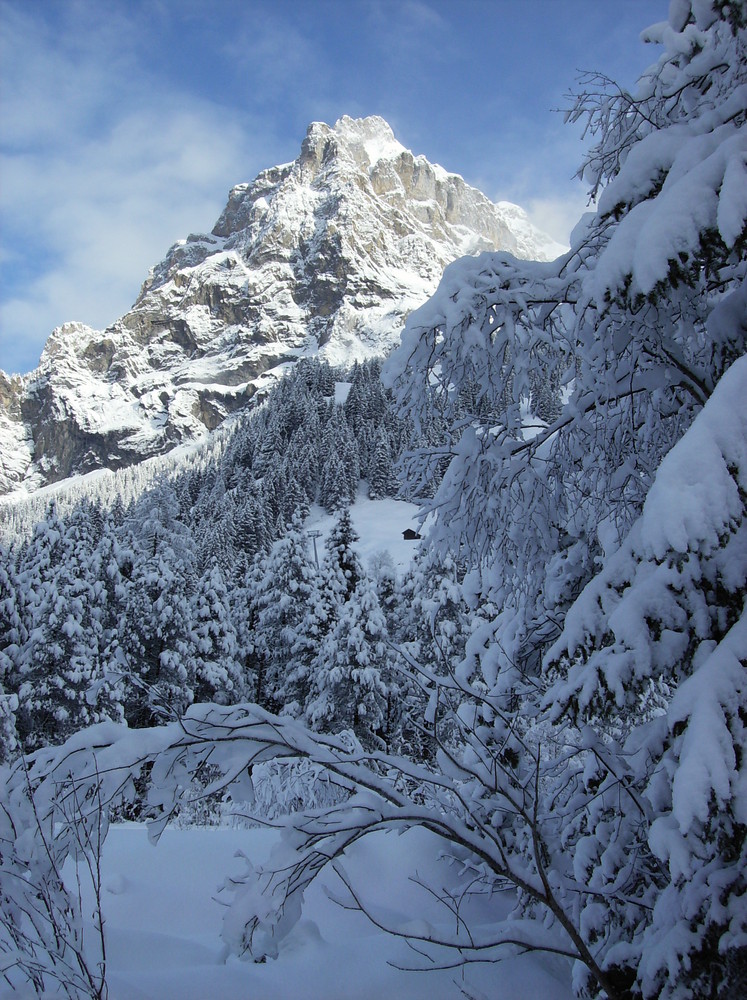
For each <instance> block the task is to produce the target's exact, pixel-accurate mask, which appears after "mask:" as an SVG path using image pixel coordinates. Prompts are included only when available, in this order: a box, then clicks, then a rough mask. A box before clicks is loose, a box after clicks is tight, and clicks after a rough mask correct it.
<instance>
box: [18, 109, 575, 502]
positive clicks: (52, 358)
mask: <svg viewBox="0 0 747 1000" xmlns="http://www.w3.org/2000/svg"><path fill="white" fill-rule="evenodd" d="M492 249H505V250H508V251H510V252H511V253H513V254H515V255H516V256H518V257H532V258H538V259H550V258H552V257H554V256H556V255H557V253H559V252H560V251H561V250H562V247H559V246H557V245H556V244H554V243H553V242H552V241H551V240H550V239H549V238H547V237H544V236H543V235H542V234H541V233H538V232H537V231H536V230H535V229H533V227H532V226H531V225H530V224H529V222H528V220H527V218H526V216H525V215H524V213H523V212H522V211H521V209H518V208H517V207H516V206H514V205H508V204H505V203H502V204H499V205H494V204H493V203H491V202H490V201H489V200H488V199H487V198H486V197H485V196H484V195H483V194H481V193H480V192H479V191H477V190H476V189H474V188H471V187H469V186H468V185H467V184H465V182H464V181H463V180H462V178H461V177H458V176H457V175H455V174H448V173H447V172H446V171H445V170H443V169H442V168H441V167H438V166H434V165H432V164H430V163H429V162H428V161H427V160H426V159H425V158H424V157H422V156H413V155H412V153H410V152H409V151H408V150H406V149H405V148H404V147H403V146H401V145H400V144H399V143H398V142H397V140H396V139H395V138H394V135H393V134H392V131H391V129H390V128H389V126H388V125H387V124H386V122H384V121H383V120H382V119H380V118H367V119H361V120H352V119H350V118H342V119H340V121H338V122H337V124H336V125H335V126H334V127H333V128H331V127H330V126H328V125H324V124H322V123H314V124H312V125H311V126H310V127H309V130H308V132H307V135H306V138H305V139H304V142H303V145H302V147H301V153H300V155H299V157H298V159H297V160H295V161H294V162H293V163H289V164H286V165H284V166H279V167H273V168H271V169H269V170H265V171H263V172H262V173H261V174H260V175H259V176H258V177H257V178H256V179H255V180H254V181H252V182H251V183H249V184H240V185H238V186H237V187H235V188H234V189H233V190H232V191H231V193H230V195H229V199H228V204H227V205H226V208H225V210H224V211H223V214H222V215H221V217H220V218H219V219H218V222H217V223H216V225H215V227H214V229H213V231H212V233H210V234H203V235H198V236H194V235H192V236H189V237H188V238H187V239H186V240H183V241H181V242H179V243H177V244H175V245H174V246H173V247H172V248H171V250H170V251H169V253H168V254H167V256H166V258H165V259H164V260H163V261H162V262H161V263H160V264H157V265H156V266H155V267H154V268H153V269H152V270H151V273H150V275H149V276H148V278H147V280H146V281H145V283H144V285H143V287H142V289H141V292H140V295H139V296H138V298H137V301H136V302H135V304H134V306H133V307H132V309H131V310H130V312H128V313H127V314H126V315H125V316H123V317H122V318H121V319H120V320H118V321H117V322H116V323H114V324H113V325H112V326H111V327H109V328H108V329H107V330H106V331H104V332H103V333H101V332H98V331H95V330H91V329H90V328H88V327H85V326H83V325H81V324H78V323H68V324H65V325H64V326H62V327H59V328H58V329H56V330H55V331H54V333H53V334H52V336H51V337H50V338H49V341H48V342H47V345H46V347H45V349H44V352H43V354H42V358H41V363H40V365H39V367H38V368H37V369H36V371H34V372H32V373H31V374H30V375H28V376H24V377H22V378H14V379H9V378H7V377H5V376H3V375H0V455H1V456H2V463H1V465H0V492H3V493H4V492H8V491H10V490H12V489H14V488H16V487H17V486H19V485H23V486H25V487H26V488H29V489H33V488H35V487H37V486H39V485H42V484H43V483H46V482H53V481H55V480H59V479H62V478H65V477H67V476H69V475H71V474H72V473H76V472H87V471H91V470H92V469H95V468H100V467H102V466H108V467H117V466H120V465H123V464H129V463H131V462H134V461H138V460H140V459H141V458H144V457H147V456H149V455H153V454H157V453H160V452H164V451H167V450H168V449H169V448H171V447H173V446H174V445H175V444H177V443H179V442H180V441H183V440H188V439H191V438H195V437H198V436H200V435H203V434H205V433H206V432H208V431H209V430H211V429H213V428H214V427H216V426H218V424H220V423H221V421H222V420H223V419H225V417H226V415H227V414H229V413H230V412H231V411H233V410H235V409H237V408H238V407H241V406H243V405H245V404H246V403H247V402H248V401H249V400H250V399H251V397H252V395H253V394H254V392H255V391H256V388H257V386H258V384H259V383H260V382H261V376H263V374H264V373H266V372H269V371H271V370H272V369H274V368H276V367H277V366H278V365H280V364H282V363H284V362H288V361H293V360H295V359H296V358H298V357H300V356H303V355H305V354H309V353H316V352H320V353H322V354H323V355H325V356H327V357H328V358H329V359H330V360H331V361H333V362H335V363H340V362H344V361H348V360H352V359H353V358H356V357H359V358H360V357H365V356H370V355H372V354H381V353H383V352H384V351H386V350H387V349H388V348H389V347H390V346H391V345H392V344H393V343H394V342H396V340H397V339H398V337H399V333H400V330H401V328H402V325H403V323H404V319H405V317H406V316H407V314H408V312H410V311H411V310H412V309H413V308H415V307H417V306H418V305H420V304H421V303H422V302H423V301H424V300H425V299H426V298H427V297H428V296H429V295H430V294H431V293H432V292H433V291H434V290H435V287H436V285H437V283H438V280H439V278H440V276H441V273H442V271H443V268H444V267H445V265H446V264H448V263H449V262H451V261H452V260H454V259H456V258H457V257H459V256H463V255H464V254H473V253H477V252H479V251H480V250H492Z"/></svg>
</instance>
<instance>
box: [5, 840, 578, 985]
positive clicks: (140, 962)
mask: <svg viewBox="0 0 747 1000" xmlns="http://www.w3.org/2000/svg"><path fill="white" fill-rule="evenodd" d="M276 837H278V834H277V832H276V831H274V830H261V829H232V828H191V829H179V828H167V829H166V831H165V832H164V834H163V836H162V838H161V840H160V842H159V844H158V845H157V846H155V847H154V846H152V845H151V844H150V843H149V841H148V837H147V833H146V830H145V828H144V826H141V825H139V824H123V825H116V826H113V827H112V828H111V830H110V833H109V836H108V838H107V841H106V843H105V846H104V858H103V886H104V891H103V911H104V916H105V919H106V943H107V959H108V961H107V979H108V983H109V990H110V998H111V1000H213V998H220V1000H234V998H235V1000H247V998H251V1000H364V998H365V1000H380V998H382V997H385V998H387V1000H421V998H422V1000H426V998H427V1000H442V998H443V1000H447V998H458V997H461V996H463V995H464V994H463V993H462V991H461V988H462V986H464V987H465V988H466V990H467V994H466V995H467V996H472V997H475V998H479V1000H487V998H490V1000H570V998H571V989H570V976H569V972H568V967H567V965H566V964H565V963H564V962H563V961H562V960H558V959H555V958H550V957H543V956H539V955H524V956H522V957H514V958H507V959H505V960H504V961H502V962H501V963H499V964H494V965H487V966H477V967H473V968H470V969H469V970H467V972H466V974H465V978H464V980H462V978H461V973H460V972H455V971H434V972H428V973H413V972H407V971H401V970H399V969H396V968H394V967H393V965H392V964H389V963H394V964H400V965H406V966H412V965H413V964H416V965H417V964H420V963H422V959H421V957H420V956H418V955H417V954H415V953H414V952H413V951H411V950H410V949H409V948H408V947H407V946H406V944H405V943H404V942H403V941H402V940H400V939H397V938H393V937H391V936H388V935H385V934H384V933H383V932H382V931H380V930H378V929H377V928H376V927H375V926H374V925H373V924H372V923H371V922H370V921H369V920H368V919H367V918H366V917H365V916H363V915H362V914H361V913H358V912H351V911H349V910H345V909H343V908H342V907H341V906H340V905H338V904H337V903H335V902H333V900H332V899H331V898H330V895H332V896H336V897H341V896H343V895H344V887H343V886H342V883H341V882H340V880H339V879H338V878H337V876H336V875H335V874H334V872H332V871H331V870H328V871H326V872H325V873H323V875H322V876H321V877H320V881H319V882H318V883H317V884H316V885H314V886H312V888H311V889H310V891H309V892H308V893H307V897H306V901H305V907H304V913H303V915H302V918H301V920H300V922H299V923H298V924H297V925H296V927H295V928H294V929H293V930H292V931H291V933H290V934H289V935H288V937H287V938H286V939H285V940H284V941H283V942H282V943H281V946H280V954H279V957H278V958H277V959H275V960H269V961H267V962H265V963H262V964H255V963H253V962H242V961H239V960H238V959H237V958H235V957H233V956H231V957H228V958H226V956H225V955H224V953H223V948H222V942H221V940H220V931H221V923H222V914H223V908H222V906H221V904H220V902H219V901H218V900H217V899H216V890H217V889H218V887H219V886H220V885H221V883H222V882H223V880H224V879H225V877H226V876H227V875H229V874H234V875H238V874H240V872H241V871H242V867H241V861H240V859H237V858H236V857H235V855H236V852H237V851H242V852H244V853H245V854H246V855H247V856H248V857H249V858H250V859H251V861H252V863H254V864H257V863H261V861H262V859H263V858H264V857H266V856H267V854H268V853H269V851H270V849H271V847H272V844H273V842H274V841H275V838H276ZM438 853H439V842H438V841H437V840H436V838H434V837H433V836H432V835H430V834H427V833H426V832H425V831H422V830H413V831H410V832H408V833H406V834H404V835H402V836H398V835H396V834H394V833H388V834H383V833H382V834H376V835H373V836H371V837H369V838H368V839H367V840H366V841H364V842H362V843H359V844H358V845H356V847H355V849H354V851H353V853H352V855H351V856H350V857H348V856H347V855H346V857H345V859H344V862H343V865H344V870H345V872H346V875H347V876H348V877H349V878H350V879H351V880H353V882H354V883H357V884H358V885H362V886H364V896H365V900H366V902H367V905H369V906H371V907H373V909H374V914H375V915H376V916H377V917H383V919H384V920H386V922H387V923H389V924H393V925H395V926H398V927H401V928H402V929H410V930H415V931H417V930H418V929H422V928H423V927H425V926H426V924H425V921H428V922H429V923H430V924H431V925H432V926H433V927H435V929H436V930H444V931H445V930H446V929H447V928H448V929H451V928H452V927H453V917H451V919H449V917H450V914H448V912H447V911H446V909H445V908H444V907H443V906H440V905H439V904H436V903H435V902H434V901H433V900H432V899H429V898H428V897H427V896H426V894H425V893H424V892H423V890H422V889H419V888H418V887H417V886H416V885H415V884H414V883H413V882H412V881H411V880H408V876H413V875H414V874H415V873H416V872H417V874H418V875H419V876H420V877H421V878H425V879H427V878H429V876H430V875H431V874H432V873H433V872H434V870H435V868H436V866H439V867H440V866H443V865H445V864H446V862H445V861H443V860H439V858H438ZM457 879H458V873H457V872H455V873H454V884H455V885H456V881H457ZM328 894H329V895H328ZM509 903H510V900H509V899H502V898H501V896H500V895H498V896H494V897H493V899H492V900H491V901H490V902H489V903H488V902H487V901H485V900H477V901H475V900H472V901H470V902H468V903H467V904H466V912H468V913H470V914H471V918H472V920H473V921H474V927H475V928H476V929H478V931H479V930H480V929H486V925H487V924H489V923H492V921H493V920H495V918H496V916H500V915H502V914H503V913H505V912H506V907H507V906H508V905H509ZM415 921H417V923H415ZM94 940H95V939H94V938H93V937H92V938H91V943H93V942H94ZM19 995H20V996H22V995H23V992H22V991H21V992H20V993H19V992H15V993H10V992H8V991H7V990H5V991H2V990H0V997H2V998H3V1000H5V998H9V997H11V996H13V997H18V996H19Z"/></svg>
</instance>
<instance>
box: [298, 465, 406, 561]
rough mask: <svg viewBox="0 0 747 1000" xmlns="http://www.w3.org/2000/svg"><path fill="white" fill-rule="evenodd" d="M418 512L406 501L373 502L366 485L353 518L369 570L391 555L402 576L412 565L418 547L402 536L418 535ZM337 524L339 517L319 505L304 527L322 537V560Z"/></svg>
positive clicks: (319, 549) (358, 544) (352, 511)
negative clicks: (405, 534)
mask: <svg viewBox="0 0 747 1000" xmlns="http://www.w3.org/2000/svg"><path fill="white" fill-rule="evenodd" d="M417 511H418V508H417V507H416V506H415V504H414V503H407V502H406V501H404V500H392V499H391V498H388V497H387V498H384V499H383V500H369V499H368V488H367V486H366V485H365V484H363V485H362V487H361V489H360V490H359V491H358V496H357V498H356V501H355V503H354V504H353V506H352V507H351V508H350V518H351V520H352V522H353V527H354V528H355V530H356V532H357V533H358V536H359V539H358V541H357V542H356V543H355V548H356V550H357V551H358V553H359V554H360V557H361V559H362V560H363V564H364V565H365V566H366V567H368V568H370V567H371V563H372V561H373V562H374V563H375V562H376V561H377V560H378V559H380V558H382V553H387V552H388V553H389V555H390V556H391V560H392V564H393V565H394V566H395V567H396V569H397V571H398V572H400V573H401V572H402V571H403V570H404V569H406V568H407V567H408V566H409V565H410V563H411V562H412V557H413V556H414V554H415V551H416V548H417V545H418V543H417V541H409V542H408V541H405V539H404V538H403V537H402V534H403V532H404V531H405V530H406V529H407V528H412V529H413V531H418V521H417V518H416V515H417ZM336 520H337V515H335V514H328V513H327V512H326V511H325V510H323V509H322V508H321V507H319V506H317V505H316V504H315V505H314V506H313V507H312V508H311V510H310V512H309V516H308V518H307V519H306V522H305V523H304V530H305V531H307V532H309V531H315V530H316V531H321V533H322V534H321V536H319V538H318V539H317V543H316V545H317V553H318V555H319V559H320V560H321V559H322V557H323V555H324V540H325V538H326V537H327V535H328V534H329V532H330V531H331V530H332V526H333V525H334V523H335V521H336ZM312 554H313V549H312Z"/></svg>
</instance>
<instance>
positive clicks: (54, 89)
mask: <svg viewBox="0 0 747 1000" xmlns="http://www.w3.org/2000/svg"><path fill="white" fill-rule="evenodd" d="M84 7H85V10H86V11H92V10H95V8H93V7H92V5H90V4H89V5H84ZM32 11H33V8H32ZM6 14H7V15H8V16H7V17H5V15H6ZM3 15H4V28H3V35H4V37H3V51H2V52H1V53H0V56H2V58H3V63H4V67H5V68H4V70H3V76H4V80H3V83H4V98H3V145H4V150H5V152H4V154H3V157H2V161H1V170H2V189H1V191H0V208H1V209H2V216H3V225H2V239H3V246H2V251H1V256H2V260H3V265H4V271H5V274H6V279H5V280H6V293H5V301H4V302H3V306H2V310H1V312H0V367H2V368H4V369H9V370H14V369H15V370H19V369H20V370H26V369H28V368H30V367H32V366H33V365H35V364H36V361H37V359H38V356H39V353H40V351H41V348H42V347H43V345H44V342H45V340H46V338H47V336H48V335H49V333H50V332H51V331H52V329H53V327H54V326H56V325H58V324H60V323H62V322H65V321H67V320H71V319H78V320H81V321H82V322H85V323H88V324H90V325H92V326H94V327H103V326H105V325H106V324H107V323H110V322H112V321H113V320H114V319H116V318H117V316H119V315H120V314H121V313H123V312H124V311H125V310H126V309H127V308H128V307H129V306H130V305H131V304H132V301H133V300H134V298H135V296H136V294H137V292H138V290H139V287H140V284H141V282H142V281H143V280H144V278H145V276H146V274H147V271H148V267H149V266H150V265H151V264H153V263H155V262H156V261H157V260H159V259H160V258H161V257H162V256H163V254H164V252H165V251H166V249H167V248H168V246H169V245H170V244H171V243H172V242H173V241H174V240H175V239H178V238H180V237H183V236H186V235H187V233H188V232H189V231H190V230H192V229H209V228H210V227H211V226H212V225H213V223H214V222H215V220H216V218H217V217H218V214H219V213H220V211H221V209H222V207H223V203H224V200H225V195H226V194H227V191H228V188H229V187H230V186H231V185H232V184H234V183H237V182H238V181H240V180H247V179H250V178H251V177H252V176H254V174H255V173H256V171H257V170H258V169H259V168H260V167H261V166H265V165H266V164H264V163H258V162H256V161H254V162H253V160H254V157H252V155H251V154H250V151H249V150H248V148H247V140H246V136H247V134H248V133H249V132H252V133H253V134H254V135H255V136H256V134H257V132H258V131H259V130H258V129H257V128H248V127H247V122H246V121H243V122H239V121H238V120H237V119H236V118H235V117H233V116H231V114H230V113H229V112H227V111H226V110H225V109H222V108H220V107H217V106H216V105H214V104H212V103H210V102H207V101H204V100H196V99H194V98H189V99H188V98H187V97H186V96H185V95H183V94H180V93H179V92H177V91H175V90H174V89H173V88H164V87H163V86H159V82H158V80H157V78H156V77H155V76H154V75H152V74H150V73H149V72H148V70H147V68H145V67H144V66H143V65H142V64H141V62H140V61H138V59H137V58H136V57H135V54H134V53H135V49H134V47H132V46H129V47H128V44H127V42H128V40H129V39H130V38H131V36H132V33H133V30H134V29H133V27H132V25H131V23H130V22H128V21H127V20H126V18H123V17H122V16H121V14H120V15H116V16H115V18H114V21H113V22H106V23H103V22H96V21H95V19H94V23H93V24H86V25H85V26H84V25H81V24H80V23H78V22H77V21H75V19H74V20H73V22H72V23H68V24H67V27H66V31H65V32H63V33H62V35H59V34H56V33H55V32H53V31H52V30H51V29H50V28H49V25H45V24H44V22H41V23H40V22H39V21H38V20H37V19H35V18H33V17H32V16H30V15H26V14H24V13H23V12H22V11H21V10H19V9H18V8H14V7H9V8H7V10H6V9H5V8H4V9H3ZM123 53H124V54H123ZM128 53H129V54H128ZM268 144H269V143H268ZM14 275H19V276H21V277H22V278H23V280H22V281H21V280H14ZM29 276H30V277H29Z"/></svg>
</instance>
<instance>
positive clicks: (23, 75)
mask: <svg viewBox="0 0 747 1000" xmlns="http://www.w3.org/2000/svg"><path fill="white" fill-rule="evenodd" d="M667 8H668V3H667V0H213V2H211V3H208V2H203V0H128V2H118V0H0V213H1V215H0V368H2V369H4V370H5V371H17V372H23V371H28V370H30V369H31V368H33V367H34V366H35V365H36V364H37V362H38V359H39V354H40V352H41V350H42V348H43V345H44V342H45V340H46V338H47V337H48V336H49V334H50V333H51V331H52V329H53V328H54V326H56V325H58V324H60V323H62V322H65V321H67V320H80V321H82V322H85V323H88V324H90V325H91V326H94V327H97V328H103V327H104V326H106V325H107V324H108V323H111V322H113V321H114V320H115V319H116V318H117V317H118V316H119V315H121V314H122V313H123V312H124V311H126V309H127V308H128V307H129V306H130V305H131V304H132V302H133V301H134V299H135V297H136V296H137V293H138V291H139V288H140V284H141V283H142V281H143V280H144V278H145V277H146V276H147V272H148V268H149V267H150V266H151V265H152V264H153V263H155V262H156V261H158V260H160V259H161V257H163V255H164V253H165V252H166V250H167V249H168V247H169V246H170V245H171V244H172V243H173V242H174V241H175V240H177V239H180V238H183V237H184V236H186V235H187V233H189V232H199V231H205V230H209V229H210V228H212V226H213V223H214V222H215V220H216V219H217V217H218V215H219V214H220V211H221V209H222V208H223V205H224V203H225V200H226V195H227V193H228V189H229V188H230V187H231V186H232V185H233V184H236V183H239V182H241V181H246V180H251V179H252V178H253V177H254V176H255V175H256V174H257V173H258V172H259V171H260V170H261V169H263V168H265V167H268V166H271V165H273V164H275V163H283V162H286V161H288V160H292V159H294V158H295V157H296V156H297V155H298V151H299V147H300V144H301V141H302V139H303V136H304V135H305V132H306V127H307V126H308V124H309V122H311V121H326V122H328V123H330V124H332V123H334V121H336V119H337V118H339V117H340V116H341V115H343V114H348V115H351V116H353V117H359V116H364V115H370V114H378V115H381V116H382V117H383V118H385V119H386V120H387V121H388V122H389V123H390V125H391V126H392V128H393V129H394V132H395V135H396V136H397V138H398V139H399V140H400V142H402V143H403V145H405V146H407V147H408V148H410V149H412V150H413V152H415V153H423V154H424V155H425V156H427V157H428V158H429V159H430V160H432V161H434V162H437V163H440V164H441V165H442V166H444V167H446V169H448V170H452V171H454V172H456V173H460V174H462V176H463V177H464V178H465V179H466V180H467V181H468V182H469V183H471V184H474V185H476V186H477V187H480V188H481V189H482V190H483V191H484V192H485V193H486V194H487V195H488V196H489V197H490V198H492V199H494V200H496V201H497V200H501V199H506V200H509V201H515V202H517V203H518V204H520V205H522V206H523V207H524V208H526V209H527V210H528V211H529V212H530V214H531V215H532V218H533V220H534V221H535V222H536V223H537V224H539V225H541V226H542V227H543V228H545V229H546V230H547V231H548V232H550V233H551V234H552V235H553V236H555V237H556V238H557V239H560V240H564V239H565V238H567V235H568V232H569V231H570V228H571V227H572V225H573V223H574V222H575V220H576V218H577V217H578V215H579V214H580V213H581V212H582V211H583V209H584V205H585V190H584V188H583V186H582V185H581V183H580V182H579V181H577V180H573V179H572V175H573V173H574V170H575V169H576V167H577V166H578V164H579V162H580V159H581V155H582V151H583V145H582V144H581V142H580V135H579V131H578V129H573V128H570V127H569V126H566V125H564V124H563V120H562V115H561V114H559V113H554V112H553V109H557V108H561V107H563V106H564V105H565V103H566V102H565V99H564V95H565V94H567V92H568V91H569V90H570V89H572V88H573V87H574V85H575V78H576V75H577V71H579V70H601V71H603V72H605V73H607V74H608V75H609V76H611V77H613V78H614V79H616V80H617V81H618V82H620V83H621V84H623V85H625V86H632V85H633V84H634V82H635V80H636V79H637V77H638V75H639V74H640V72H641V71H642V70H643V69H645V68H646V66H648V65H649V64H650V63H651V62H653V61H654V60H655V58H656V57H657V55H658V53H657V52H656V51H655V50H651V49H649V48H647V47H646V46H644V45H643V44H642V43H641V42H640V41H639V37H638V36H639V35H640V32H641V31H642V30H643V29H644V28H646V27H647V26H648V25H649V24H651V23H653V22H655V21H660V20H663V19H664V18H665V17H666V14H667Z"/></svg>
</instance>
